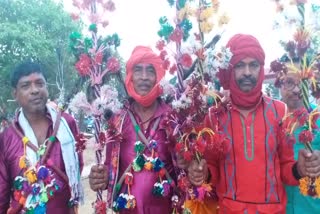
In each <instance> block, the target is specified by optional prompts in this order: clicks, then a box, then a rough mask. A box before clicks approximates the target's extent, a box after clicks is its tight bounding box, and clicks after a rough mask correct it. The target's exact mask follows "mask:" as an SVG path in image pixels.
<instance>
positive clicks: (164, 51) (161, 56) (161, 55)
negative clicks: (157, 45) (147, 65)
mask: <svg viewBox="0 0 320 214" xmlns="http://www.w3.org/2000/svg"><path fill="white" fill-rule="evenodd" d="M167 55H168V53H167V51H166V50H162V51H161V52H160V58H161V59H162V60H165V59H166V56H167Z"/></svg>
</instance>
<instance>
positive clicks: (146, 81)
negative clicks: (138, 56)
mask: <svg viewBox="0 0 320 214" xmlns="http://www.w3.org/2000/svg"><path fill="white" fill-rule="evenodd" d="M156 81H157V75H156V70H155V68H154V67H153V65H152V64H147V63H139V64H136V65H135V66H134V67H133V75H132V82H133V87H134V90H135V91H136V93H137V94H139V95H141V96H145V95H147V94H148V93H149V92H150V91H151V90H152V88H153V87H154V86H155V84H156Z"/></svg>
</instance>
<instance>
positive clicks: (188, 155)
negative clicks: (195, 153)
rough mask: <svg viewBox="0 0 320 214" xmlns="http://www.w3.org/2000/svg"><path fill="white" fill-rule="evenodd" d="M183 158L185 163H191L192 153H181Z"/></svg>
mask: <svg viewBox="0 0 320 214" xmlns="http://www.w3.org/2000/svg"><path fill="white" fill-rule="evenodd" d="M183 158H184V159H185V160H186V161H191V160H192V153H191V152H190V151H185V152H184V153H183Z"/></svg>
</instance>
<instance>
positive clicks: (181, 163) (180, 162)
mask: <svg viewBox="0 0 320 214" xmlns="http://www.w3.org/2000/svg"><path fill="white" fill-rule="evenodd" d="M188 165H189V163H188V162H187V161H186V160H185V159H184V158H183V156H182V154H181V153H177V166H178V168H180V169H186V168H187V167H188Z"/></svg>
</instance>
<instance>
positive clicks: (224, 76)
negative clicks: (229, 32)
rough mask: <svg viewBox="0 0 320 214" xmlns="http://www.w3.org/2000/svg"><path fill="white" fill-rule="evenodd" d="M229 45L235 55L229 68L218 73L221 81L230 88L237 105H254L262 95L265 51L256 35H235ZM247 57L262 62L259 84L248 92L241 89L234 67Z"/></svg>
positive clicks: (246, 106) (247, 106) (223, 85)
mask: <svg viewBox="0 0 320 214" xmlns="http://www.w3.org/2000/svg"><path fill="white" fill-rule="evenodd" d="M227 47H229V48H230V51H231V52H232V54H233V56H232V58H231V61H230V66H229V68H228V69H226V70H220V71H219V73H218V78H219V80H220V83H221V85H222V87H223V88H224V89H226V90H228V89H230V97H231V100H232V102H233V103H234V104H235V105H237V106H239V107H244V108H250V107H253V106H255V105H257V104H258V102H259V101H260V99H261V96H262V91H261V90H262V83H263V80H264V60H265V53H264V51H263V49H262V47H261V45H260V43H259V41H258V40H257V39H256V38H255V37H253V36H251V35H245V34H236V35H234V36H233V37H232V38H231V39H230V40H229V42H228V43H227ZM246 57H251V58H254V59H256V60H258V62H259V63H260V73H259V77H258V81H257V85H256V86H255V87H254V88H253V89H252V90H251V91H250V92H248V93H246V92H243V91H241V90H240V88H239V86H238V84H237V82H236V80H235V75H234V69H233V66H234V65H236V64H237V63H238V62H239V61H241V60H242V59H244V58H246Z"/></svg>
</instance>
